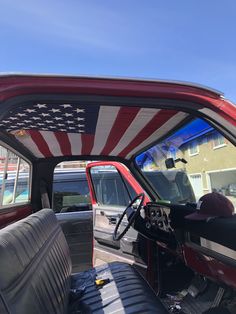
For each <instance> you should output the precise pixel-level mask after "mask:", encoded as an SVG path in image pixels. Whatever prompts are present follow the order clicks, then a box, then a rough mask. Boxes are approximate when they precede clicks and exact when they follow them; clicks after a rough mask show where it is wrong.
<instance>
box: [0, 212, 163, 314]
mask: <svg viewBox="0 0 236 314" xmlns="http://www.w3.org/2000/svg"><path fill="white" fill-rule="evenodd" d="M71 269H72V267H71V259H70V254H69V248H68V245H67V242H66V239H65V237H64V234H63V232H62V230H61V227H60V225H59V224H58V222H57V219H56V216H55V214H54V212H53V211H52V210H51V209H43V210H41V211H39V212H37V213H35V214H32V215H31V216H29V217H27V218H25V219H23V220H21V221H18V222H16V223H14V224H12V225H9V226H8V227H6V228H4V229H2V230H0V313H1V314H5V313H8V314H9V313H11V314H31V313H32V314H54V313H55V314H57V313H58V314H61V313H63V314H64V313H68V314H72V313H73V314H75V313H77V314H79V313H96V314H106V313H107V314H112V313H114V314H115V313H133V314H134V313H157V314H164V313H168V312H167V310H166V309H165V308H164V306H163V305H162V303H161V301H160V300H159V299H158V298H157V297H156V295H155V293H154V292H153V290H152V289H151V287H150V286H149V285H148V283H147V282H146V281H145V280H144V279H143V278H142V277H141V276H140V274H139V273H138V272H137V271H136V270H135V268H134V267H132V266H131V265H129V264H125V263H120V262H114V263H108V264H104V265H102V266H99V267H95V268H93V269H91V270H88V271H84V272H81V273H77V274H71ZM96 279H109V280H107V283H106V284H105V285H102V286H101V287H100V288H98V287H97V286H96V284H95V280H96ZM78 292H79V293H78ZM78 295H79V297H78ZM73 296H74V297H76V296H77V297H76V298H74V299H73Z"/></svg>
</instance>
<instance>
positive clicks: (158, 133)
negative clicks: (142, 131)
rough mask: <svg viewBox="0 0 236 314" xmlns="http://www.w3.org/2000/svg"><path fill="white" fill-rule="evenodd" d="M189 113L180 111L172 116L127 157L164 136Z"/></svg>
mask: <svg viewBox="0 0 236 314" xmlns="http://www.w3.org/2000/svg"><path fill="white" fill-rule="evenodd" d="M188 115H189V114H188V113H185V112H179V113H177V114H176V115H174V116H173V117H172V118H170V119H169V120H168V121H167V122H166V123H165V124H163V125H162V126H161V127H160V128H159V129H157V130H156V131H155V132H153V133H152V135H151V136H149V137H148V138H147V139H146V140H145V141H143V142H142V143H141V144H140V145H138V146H137V147H135V148H134V149H133V150H131V151H130V152H129V153H128V154H127V156H125V158H130V157H131V156H132V155H134V154H135V153H136V152H138V151H139V150H141V149H142V148H144V147H146V146H148V145H150V144H151V143H152V142H155V141H157V140H158V139H160V138H161V137H162V136H164V135H165V134H166V133H167V132H169V131H171V130H172V129H173V128H174V127H175V126H177V125H178V124H179V123H180V122H181V121H182V120H184V119H185V118H186V117H187V116H188ZM157 127H158V126H157Z"/></svg>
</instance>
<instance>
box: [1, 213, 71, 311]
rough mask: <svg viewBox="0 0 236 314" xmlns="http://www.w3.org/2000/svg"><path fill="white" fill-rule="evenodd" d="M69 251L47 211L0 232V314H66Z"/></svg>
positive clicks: (50, 214)
mask: <svg viewBox="0 0 236 314" xmlns="http://www.w3.org/2000/svg"><path fill="white" fill-rule="evenodd" d="M70 275H71V260H70V254H69V248H68V245H67V242H66V239H65V237H64V234H63V232H62V230H61V227H60V225H59V224H58V222H57V219H56V216H55V214H54V213H53V211H52V210H51V209H42V210H40V211H39V212H37V213H35V214H32V215H31V216H29V217H27V218H25V219H23V220H21V221H18V222H16V223H14V224H12V225H9V226H7V227H6V228H4V229H2V230H0V313H1V314H2V313H11V314H28V313H29V314H31V313H33V314H47V313H48V314H49V313H50V314H53V313H66V309H67V307H68V298H69V290H70Z"/></svg>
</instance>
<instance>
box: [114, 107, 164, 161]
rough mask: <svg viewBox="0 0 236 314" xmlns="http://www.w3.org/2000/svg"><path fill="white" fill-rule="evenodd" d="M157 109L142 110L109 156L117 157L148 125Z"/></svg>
mask: <svg viewBox="0 0 236 314" xmlns="http://www.w3.org/2000/svg"><path fill="white" fill-rule="evenodd" d="M158 111H160V110H159V109H153V108H151V109H149V108H142V109H141V110H140V111H139V113H138V114H137V116H136V117H135V119H134V120H133V122H132V123H131V124H130V126H129V127H128V129H127V130H126V132H125V134H124V135H123V136H122V137H121V139H120V141H119V143H118V145H117V146H116V147H115V148H114V149H113V151H112V152H111V153H110V155H113V156H117V155H119V153H120V152H121V151H122V150H123V149H124V148H126V147H127V146H128V145H129V144H130V142H132V140H133V139H134V138H135V137H136V136H137V134H138V133H139V132H140V131H141V130H142V129H143V128H144V127H145V126H146V125H147V124H148V123H149V121H150V120H151V119H152V118H153V117H154V115H155V114H157V112H158Z"/></svg>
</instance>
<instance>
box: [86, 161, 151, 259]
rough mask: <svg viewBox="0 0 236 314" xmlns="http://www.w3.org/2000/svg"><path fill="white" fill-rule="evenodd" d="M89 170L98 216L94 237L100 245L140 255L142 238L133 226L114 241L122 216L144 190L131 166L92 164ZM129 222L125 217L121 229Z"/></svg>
mask: <svg viewBox="0 0 236 314" xmlns="http://www.w3.org/2000/svg"><path fill="white" fill-rule="evenodd" d="M86 172H87V177H88V182H89V188H90V193H91V200H92V207H93V215H94V237H95V240H96V241H97V243H98V245H100V246H102V247H103V248H105V249H109V248H113V249H116V250H117V251H119V252H120V253H121V254H125V255H126V254H129V256H133V257H137V258H138V257H139V244H140V237H139V236H138V233H137V231H135V230H134V229H133V228H132V227H131V228H130V229H129V230H128V232H127V233H126V234H125V236H124V237H123V238H122V239H121V240H120V241H114V240H113V232H114V229H115V226H116V223H117V221H118V219H119V217H120V215H121V214H122V213H123V211H124V210H125V208H126V207H127V206H128V204H129V203H130V201H131V200H132V199H133V198H134V197H135V196H136V195H137V194H139V193H141V192H143V189H142V188H141V186H140V185H139V184H138V183H137V181H136V180H135V179H134V178H133V177H132V175H131V174H130V172H129V170H128V169H127V167H126V166H124V165H123V164H121V163H118V162H94V163H90V164H89V165H88V166H87V169H86ZM147 200H148V197H147V196H146V201H147ZM126 225H127V220H126V218H124V220H123V221H122V224H121V229H122V227H123V228H124V227H125V226H126Z"/></svg>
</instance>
